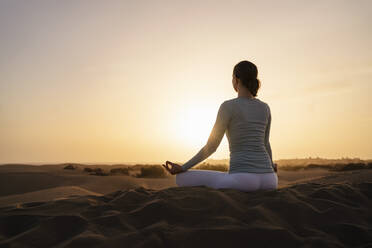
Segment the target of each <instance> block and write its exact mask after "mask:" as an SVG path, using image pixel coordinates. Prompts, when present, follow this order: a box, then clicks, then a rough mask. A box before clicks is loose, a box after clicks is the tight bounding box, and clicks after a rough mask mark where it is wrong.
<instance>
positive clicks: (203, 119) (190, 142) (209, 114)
mask: <svg viewBox="0 0 372 248" xmlns="http://www.w3.org/2000/svg"><path fill="white" fill-rule="evenodd" d="M217 111H218V109H216V107H215V106H207V105H202V104H200V105H197V104H194V105H189V106H186V107H185V108H183V109H182V112H180V113H179V116H178V118H177V123H176V124H175V125H174V127H175V129H174V131H175V132H176V134H177V138H179V140H180V142H181V143H184V144H186V145H187V146H191V147H200V146H201V145H205V144H206V143H207V140H208V137H209V135H210V133H211V131H212V128H213V125H214V123H215V121H216V117H217Z"/></svg>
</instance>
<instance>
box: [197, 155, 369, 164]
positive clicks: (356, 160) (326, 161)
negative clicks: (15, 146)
mask: <svg viewBox="0 0 372 248" xmlns="http://www.w3.org/2000/svg"><path fill="white" fill-rule="evenodd" d="M370 162H372V159H367V160H362V159H360V158H348V157H345V158H339V159H328V158H319V157H314V158H312V157H308V158H290V159H278V160H274V163H277V164H278V165H279V166H283V165H287V166H295V165H296V166H298V165H303V166H306V165H309V164H318V165H332V164H349V163H370ZM203 163H208V164H211V165H217V164H225V165H228V164H229V159H207V160H205V161H204V162H203Z"/></svg>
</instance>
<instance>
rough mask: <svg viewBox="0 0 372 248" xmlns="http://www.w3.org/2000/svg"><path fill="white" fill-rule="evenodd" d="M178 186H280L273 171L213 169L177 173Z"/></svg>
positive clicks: (254, 187) (249, 189) (257, 188)
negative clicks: (224, 170) (251, 171)
mask: <svg viewBox="0 0 372 248" xmlns="http://www.w3.org/2000/svg"><path fill="white" fill-rule="evenodd" d="M176 184H177V185H178V186H180V187H181V186H201V185H204V186H208V187H211V188H215V189H220V188H231V189H237V190H240V191H255V190H272V189H277V188H278V176H277V174H276V173H275V172H272V173H247V172H239V173H231V174H229V173H228V172H221V171H212V170H193V169H189V170H187V171H185V172H182V173H178V174H176Z"/></svg>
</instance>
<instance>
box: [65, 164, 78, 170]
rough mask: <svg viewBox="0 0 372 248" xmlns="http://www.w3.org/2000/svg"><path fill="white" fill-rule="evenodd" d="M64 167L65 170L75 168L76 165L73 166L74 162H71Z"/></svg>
mask: <svg viewBox="0 0 372 248" xmlns="http://www.w3.org/2000/svg"><path fill="white" fill-rule="evenodd" d="M63 169H65V170H75V169H76V166H73V165H72V164H69V165H67V166H65V167H64V168H63Z"/></svg>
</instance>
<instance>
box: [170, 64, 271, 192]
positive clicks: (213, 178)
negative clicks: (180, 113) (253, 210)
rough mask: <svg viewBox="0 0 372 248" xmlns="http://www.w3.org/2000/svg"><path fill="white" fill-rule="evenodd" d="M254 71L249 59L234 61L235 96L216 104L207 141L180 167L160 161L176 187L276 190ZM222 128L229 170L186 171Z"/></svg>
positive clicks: (215, 142)
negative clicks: (228, 158) (228, 155)
mask: <svg viewBox="0 0 372 248" xmlns="http://www.w3.org/2000/svg"><path fill="white" fill-rule="evenodd" d="M257 73H258V71H257V67H256V65H254V64H253V63H251V62H249V61H246V60H244V61H241V62H239V63H238V64H236V65H235V67H234V70H233V74H232V85H233V87H234V90H235V91H236V92H238V96H237V97H236V98H233V99H229V100H226V101H224V102H223V103H222V104H221V105H220V107H219V110H218V114H217V118H216V122H215V124H214V126H213V129H212V132H211V134H210V136H209V138H208V141H207V144H206V145H205V146H204V147H203V148H202V149H201V150H200V151H199V152H198V153H197V154H196V155H195V156H194V157H192V158H191V159H190V160H189V161H187V162H186V163H184V164H183V165H182V166H181V165H179V164H176V163H172V162H170V161H166V163H165V164H163V166H164V167H165V168H166V169H167V170H168V171H169V172H170V173H171V174H172V175H174V174H176V183H177V185H178V186H200V185H205V186H208V187H212V188H216V189H220V188H232V189H237V190H241V191H255V190H271V189H277V187H278V177H277V174H276V172H277V169H276V168H277V166H276V164H274V163H273V159H272V152H271V147H270V142H269V135H270V125H271V113H270V108H269V105H268V104H267V103H265V102H263V101H261V100H259V99H257V98H256V96H257V91H258V89H259V87H260V81H259V80H258V79H257ZM225 131H226V136H227V139H228V141H229V149H230V168H229V171H228V172H220V171H212V170H190V168H191V167H193V166H194V165H196V164H198V163H199V162H201V161H203V160H204V159H206V158H207V157H209V156H210V155H211V154H212V153H214V152H215V151H216V149H217V147H218V146H219V144H220V142H221V140H222V138H223V135H224V134H225ZM169 165H171V167H169Z"/></svg>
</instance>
